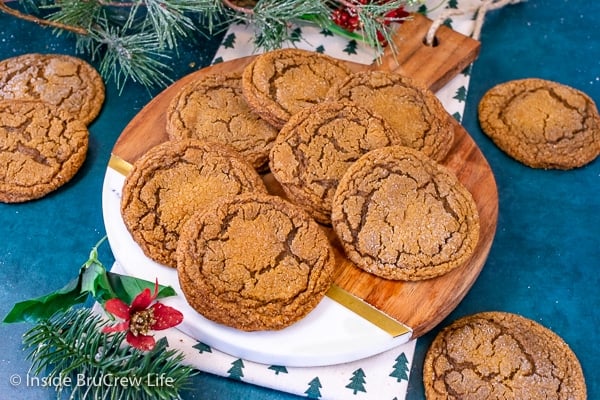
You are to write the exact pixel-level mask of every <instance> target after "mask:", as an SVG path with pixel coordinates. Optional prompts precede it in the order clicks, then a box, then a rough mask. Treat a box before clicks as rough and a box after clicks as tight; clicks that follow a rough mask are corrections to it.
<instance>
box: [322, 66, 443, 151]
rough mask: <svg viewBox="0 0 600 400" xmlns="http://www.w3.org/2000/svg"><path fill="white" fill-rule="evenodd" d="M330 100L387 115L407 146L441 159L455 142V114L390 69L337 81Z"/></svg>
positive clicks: (330, 91)
mask: <svg viewBox="0 0 600 400" xmlns="http://www.w3.org/2000/svg"><path fill="white" fill-rule="evenodd" d="M326 98H327V100H328V101H350V102H353V103H355V104H358V105H361V106H363V107H366V108H368V109H370V110H372V111H373V112H375V113H376V114H379V115H381V116H382V117H384V118H385V119H386V120H387V121H388V123H389V124H390V125H391V126H392V128H393V129H395V130H396V131H397V132H398V134H399V135H401V137H402V143H400V144H401V145H403V146H406V147H410V148H413V149H416V150H419V151H421V152H423V153H424V154H425V155H426V156H428V157H430V158H432V159H434V160H435V161H441V160H443V159H444V157H446V155H447V154H448V152H449V151H450V148H451V147H452V144H453V142H454V128H453V121H452V120H451V119H452V116H451V115H450V114H448V112H446V110H445V109H444V106H443V105H442V103H441V102H440V101H439V100H438V98H437V97H436V96H435V94H434V93H433V92H432V91H430V90H429V89H427V88H426V87H424V86H423V85H421V84H420V83H418V82H416V81H415V80H414V79H411V78H409V77H405V76H402V75H399V74H396V73H392V72H386V71H372V70H369V71H361V72H356V73H353V74H351V75H349V76H348V77H347V78H346V79H343V80H339V81H337V82H336V83H335V84H334V85H333V86H332V87H331V89H330V90H329V92H328V94H327V97H326Z"/></svg>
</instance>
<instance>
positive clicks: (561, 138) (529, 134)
mask: <svg viewBox="0 0 600 400" xmlns="http://www.w3.org/2000/svg"><path fill="white" fill-rule="evenodd" d="M478 113H479V123H480V125H481V129H482V130H483V132H484V133H485V134H486V135H488V136H489V137H490V138H491V139H492V141H493V142H494V143H495V144H496V145H497V146H498V147H499V148H500V149H501V150H502V151H504V152H505V153H506V154H508V155H509V156H510V157H512V158H514V159H516V160H517V161H519V162H521V163H523V164H525V165H527V166H530V167H532V168H552V169H565V170H566V169H572V168H577V167H581V166H583V165H585V164H587V163H589V162H591V161H593V160H594V159H595V158H596V157H597V156H598V154H600V116H599V114H598V109H597V108H596V104H595V103H594V101H593V100H592V99H591V98H590V97H589V96H587V95H586V94H585V93H583V92H581V91H579V90H577V89H574V88H571V87H569V86H566V85H562V84H560V83H557V82H552V81H547V80H543V79H535V78H529V79H519V80H514V81H508V82H505V83H501V84H499V85H497V86H495V87H493V88H491V89H490V90H488V91H487V92H486V93H485V94H484V95H483V97H482V98H481V100H480V102H479V107H478Z"/></svg>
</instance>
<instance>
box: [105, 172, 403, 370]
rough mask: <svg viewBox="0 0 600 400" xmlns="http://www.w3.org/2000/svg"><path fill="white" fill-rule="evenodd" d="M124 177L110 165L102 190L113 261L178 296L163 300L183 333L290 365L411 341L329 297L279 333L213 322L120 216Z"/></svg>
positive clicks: (346, 357)
mask: <svg viewBox="0 0 600 400" xmlns="http://www.w3.org/2000/svg"><path fill="white" fill-rule="evenodd" d="M124 181H125V177H124V176H123V175H122V174H121V173H119V172H117V171H116V170H114V169H112V168H111V167H108V168H107V170H106V174H105V177H104V185H103V189H102V210H103V216H104V224H105V227H106V233H107V236H108V241H109V243H110V247H111V249H112V252H113V254H114V257H115V260H116V261H117V262H118V263H119V264H120V265H121V266H122V268H123V269H124V271H125V272H126V274H127V275H131V276H135V277H138V278H142V279H146V280H149V281H152V282H154V280H155V279H158V281H159V283H160V284H161V285H170V286H172V287H173V288H174V289H175V291H176V292H177V293H178V295H177V296H175V297H172V298H167V299H164V300H161V301H162V302H164V303H165V304H168V305H170V306H172V307H175V308H177V309H178V310H180V311H181V312H182V313H183V315H184V320H183V322H182V323H181V324H180V325H179V326H178V329H180V330H181V331H182V332H184V333H186V334H187V335H189V336H190V337H192V338H194V339H196V340H198V341H200V342H203V343H205V344H207V345H209V346H211V347H214V348H215V349H217V350H220V351H222V352H224V353H227V354H230V355H232V356H235V357H239V358H243V359H246V360H249V361H253V362H257V363H262V364H269V365H285V366H290V367H312V366H324V365H334V364H340V363H345V362H350V361H355V360H359V359H362V358H365V357H369V356H372V355H375V354H379V353H381V352H383V351H386V350H389V349H391V348H393V347H396V346H399V345H401V344H404V343H406V342H408V341H409V340H410V338H411V333H410V332H408V333H406V334H403V335H399V336H396V337H392V336H391V335H390V334H389V333H387V332H385V331H384V330H382V329H381V328H379V327H377V326H375V325H374V324H372V323H371V322H369V321H367V320H365V319H363V318H362V317H360V316H359V315H357V314H355V313H354V312H352V311H350V310H348V309H347V308H345V307H344V306H342V305H340V304H339V303H337V302H336V301H334V300H332V299H330V298H329V297H325V298H324V299H323V300H322V301H321V302H320V303H319V305H318V306H317V307H316V308H315V309H314V310H313V311H312V312H310V313H309V314H308V316H306V317H305V318H304V319H302V320H301V321H299V322H297V323H296V324H294V325H292V326H290V327H288V328H285V329H282V330H280V331H261V332H243V331H239V330H237V329H233V328H230V327H227V326H224V325H220V324H217V323H214V322H212V321H210V320H208V319H206V318H204V317H202V316H201V315H200V314H198V313H197V312H196V311H195V310H194V309H192V308H191V306H190V305H189V304H188V303H187V301H186V300H185V297H184V296H183V293H182V291H181V288H180V286H179V281H178V279H177V271H176V270H175V269H173V268H169V267H166V266H163V265H161V264H158V263H156V262H154V261H152V260H151V259H149V258H148V257H146V256H145V255H144V253H143V252H142V250H141V248H140V247H139V246H138V245H137V243H135V241H134V240H133V238H132V237H131V235H130V234H129V232H128V231H127V228H126V227H125V224H124V222H123V219H122V217H121V211H120V201H121V191H122V187H123V183H124Z"/></svg>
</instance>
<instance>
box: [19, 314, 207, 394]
mask: <svg viewBox="0 0 600 400" xmlns="http://www.w3.org/2000/svg"><path fill="white" fill-rule="evenodd" d="M105 324H106V321H105V320H104V319H103V318H102V317H101V316H99V315H97V314H94V313H93V311H91V310H90V309H88V308H82V309H71V310H69V311H66V312H64V313H58V314H56V315H55V316H53V317H52V318H50V319H48V320H44V321H40V322H39V323H38V324H36V325H35V326H34V327H33V328H31V329H30V330H29V331H28V332H26V333H25V335H24V337H23V343H24V345H25V346H26V347H27V348H29V349H30V350H31V352H30V353H29V356H28V359H29V360H30V361H32V366H31V371H32V372H33V373H34V374H36V375H40V374H43V373H45V374H46V379H47V381H48V382H53V383H55V385H54V388H55V390H56V392H57V397H58V398H59V399H60V398H62V396H63V395H68V396H69V398H70V399H74V398H82V399H83V398H93V399H111V400H112V399H115V400H146V399H148V400H151V399H152V400H154V399H160V400H169V399H178V398H179V392H180V391H181V390H183V389H184V388H185V387H186V385H187V384H188V383H189V379H190V378H191V377H192V376H193V375H194V374H196V371H195V370H194V369H193V368H192V367H190V366H187V365H185V364H183V360H184V356H183V354H182V353H180V352H178V351H176V350H173V349H168V343H167V340H166V339H165V338H162V339H160V340H158V341H157V343H156V346H155V347H154V349H153V350H151V351H148V352H143V351H140V350H137V349H135V348H132V347H130V346H128V345H127V344H126V343H125V333H124V332H118V333H109V334H106V333H102V331H101V330H102V327H103V326H104V325H105ZM56 383H58V384H56ZM61 383H62V384H61Z"/></svg>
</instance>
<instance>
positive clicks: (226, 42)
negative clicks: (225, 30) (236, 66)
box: [221, 33, 236, 49]
mask: <svg viewBox="0 0 600 400" xmlns="http://www.w3.org/2000/svg"><path fill="white" fill-rule="evenodd" d="M235 39H236V36H235V33H230V34H229V35H227V36H226V37H225V38H224V39H223V42H222V43H221V46H223V47H225V48H226V49H233V48H234V47H235Z"/></svg>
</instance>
